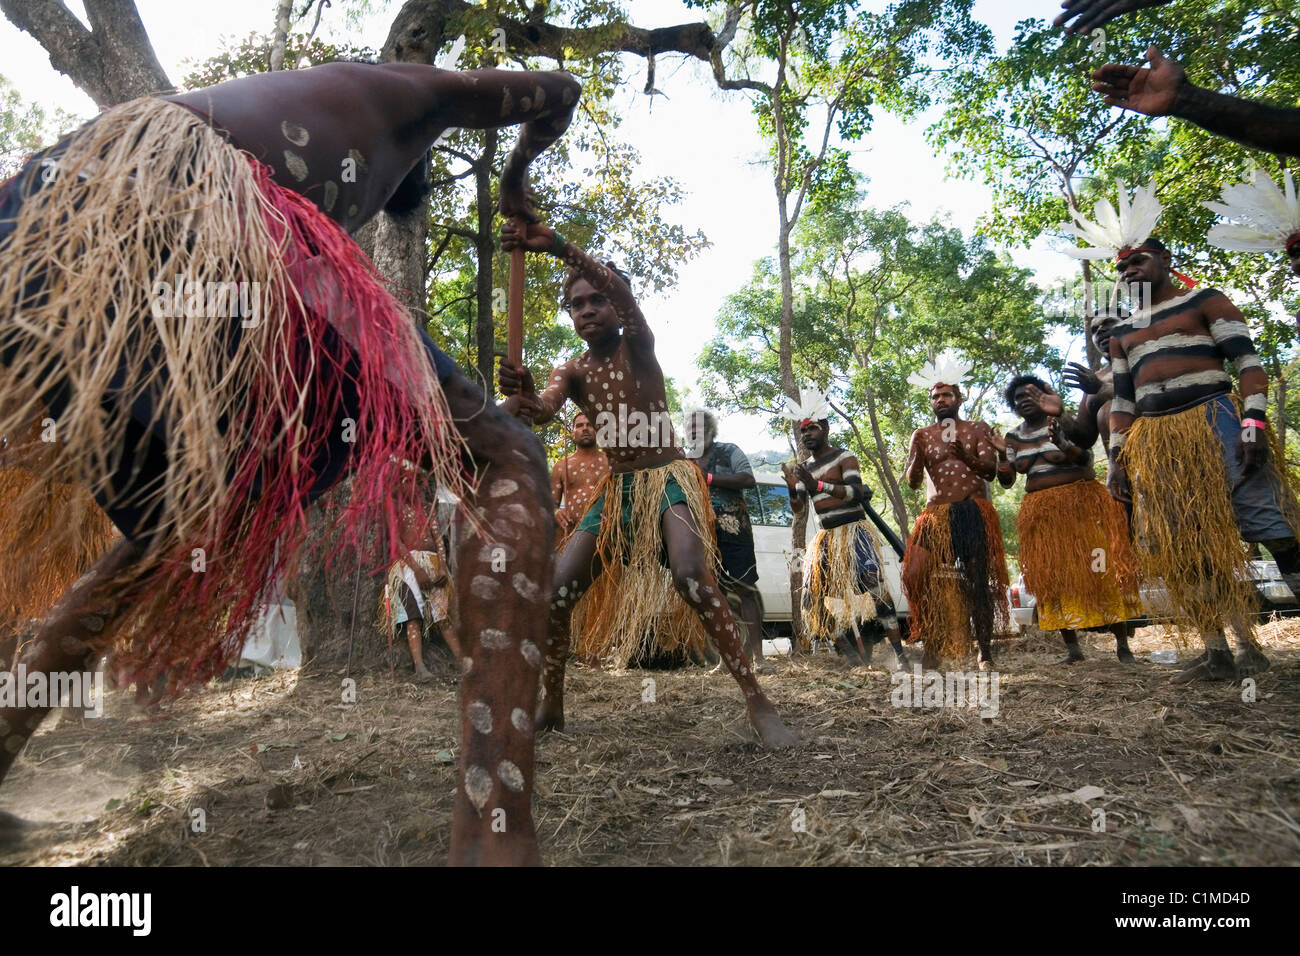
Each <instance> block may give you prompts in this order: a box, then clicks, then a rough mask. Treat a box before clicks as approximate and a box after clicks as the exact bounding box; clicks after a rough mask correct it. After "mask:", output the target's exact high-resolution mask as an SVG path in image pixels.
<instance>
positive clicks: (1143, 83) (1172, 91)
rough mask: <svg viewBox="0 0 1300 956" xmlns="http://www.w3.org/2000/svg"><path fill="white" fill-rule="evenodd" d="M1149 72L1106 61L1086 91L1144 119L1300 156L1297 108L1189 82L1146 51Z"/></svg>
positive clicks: (1175, 68) (1178, 68) (1156, 53)
mask: <svg viewBox="0 0 1300 956" xmlns="http://www.w3.org/2000/svg"><path fill="white" fill-rule="evenodd" d="M1147 61H1148V62H1150V64H1151V68H1150V69H1142V68H1141V67H1136V66H1125V65H1124V64H1121V63H1107V64H1106V65H1105V66H1103V67H1101V69H1099V70H1097V71H1096V72H1094V73H1093V74H1092V78H1093V80H1094V81H1095V82H1094V83H1093V84H1092V88H1093V89H1094V90H1096V91H1097V92H1098V93H1101V94H1103V95H1104V96H1105V97H1106V105H1107V106H1119V107H1123V108H1124V109H1127V110H1134V111H1136V112H1138V113H1145V114H1146V115H1147V116H1177V117H1179V118H1180V119H1185V120H1190V121H1191V122H1193V123H1195V124H1196V125H1197V126H1200V127H1201V128H1202V129H1206V130H1209V131H1210V132H1211V133H1214V134H1216V135H1218V136H1224V137H1227V138H1228V139H1231V140H1235V141H1236V142H1238V143H1241V144H1242V145H1244V146H1249V147H1251V148H1253V149H1261V150H1264V151H1265V152H1269V153H1279V154H1283V155H1288V156H1300V109H1283V108H1281V107H1276V106H1269V105H1267V104H1265V103H1258V102H1255V101H1254V100H1243V99H1239V98H1237V97H1235V96H1227V95H1225V94H1223V93H1215V92H1213V91H1212V90H1206V89H1202V88H1201V87H1199V86H1195V85H1193V84H1192V83H1189V82H1188V80H1187V74H1186V73H1185V72H1184V71H1183V68H1182V67H1181V66H1180V65H1179V64H1178V63H1177V62H1176V61H1174V60H1171V59H1168V58H1166V57H1164V56H1161V54H1160V51H1159V50H1157V49H1156V48H1155V47H1151V48H1149V49H1148V50H1147Z"/></svg>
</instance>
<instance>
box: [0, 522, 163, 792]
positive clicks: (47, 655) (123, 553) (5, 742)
mask: <svg viewBox="0 0 1300 956" xmlns="http://www.w3.org/2000/svg"><path fill="white" fill-rule="evenodd" d="M140 556H141V550H140V549H139V547H137V546H136V545H135V544H133V543H132V542H130V541H121V542H119V543H118V544H117V546H116V547H114V548H113V549H112V550H110V551H109V552H108V554H106V555H104V556H103V557H102V558H100V559H99V560H98V561H97V562H95V565H94V566H93V567H92V568H91V569H90V570H89V571H87V572H86V573H85V574H84V575H82V576H81V578H80V579H79V580H78V581H77V583H76V584H74V585H73V586H72V587H71V588H69V589H68V591H67V593H66V594H65V595H64V596H63V597H62V598H61V599H60V600H59V602H58V603H57V604H55V605H54V607H53V608H51V609H50V613H49V614H47V615H45V620H44V621H42V622H41V626H40V628H39V629H38V630H37V632H36V635H35V636H34V637H33V638H32V642H31V643H30V644H28V645H27V647H26V648H24V649H23V651H22V653H21V654H20V655H19V658H18V663H20V664H23V665H25V666H26V668H27V673H28V674H32V673H45V674H48V673H51V672H53V671H75V670H82V669H83V668H85V667H87V666H88V665H90V664H93V663H94V661H93V660H92V659H91V654H90V651H89V648H88V646H87V642H88V641H90V640H92V639H93V638H94V637H96V636H97V635H99V634H100V633H102V632H103V630H104V628H105V627H106V626H107V625H108V623H109V621H111V620H112V619H113V618H114V617H116V616H117V615H118V614H119V613H120V610H121V609H120V608H119V607H118V606H117V602H116V601H115V600H114V596H113V594H112V593H111V591H112V588H111V584H112V582H113V579H114V578H116V577H117V576H118V575H119V574H121V572H123V571H124V570H126V569H127V568H129V567H130V566H131V565H132V564H133V563H134V562H136V561H137V560H139V558H140ZM49 712H50V708H48V707H5V708H3V709H0V780H3V779H4V777H5V775H6V774H7V773H8V772H9V768H10V767H11V766H13V762H14V760H15V759H16V758H17V756H18V752H19V751H20V750H22V748H23V744H25V743H27V739H28V738H29V737H31V735H32V734H33V733H35V732H36V728H37V727H39V726H40V724H41V721H42V720H44V719H45V715H46V714H48V713H49Z"/></svg>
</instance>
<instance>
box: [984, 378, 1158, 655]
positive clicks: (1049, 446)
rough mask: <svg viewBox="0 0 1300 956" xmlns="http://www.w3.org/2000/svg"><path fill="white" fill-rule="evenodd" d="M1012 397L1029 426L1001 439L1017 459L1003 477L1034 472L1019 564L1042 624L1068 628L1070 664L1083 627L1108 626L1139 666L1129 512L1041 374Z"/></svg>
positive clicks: (1024, 508)
mask: <svg viewBox="0 0 1300 956" xmlns="http://www.w3.org/2000/svg"><path fill="white" fill-rule="evenodd" d="M1004 397H1005V398H1006V402H1007V405H1008V406H1009V407H1010V408H1011V410H1012V411H1014V412H1015V413H1016V414H1018V415H1019V416H1020V417H1021V418H1022V419H1023V420H1024V424H1023V425H1021V426H1020V427H1018V428H1016V429H1014V430H1013V431H1010V432H1008V433H1007V436H1006V438H1005V439H1001V438H995V440H994V441H995V444H997V445H1001V446H1003V447H1004V448H1005V450H1006V454H1007V458H1008V459H1009V460H1008V461H1007V463H1006V464H1000V465H999V466H998V481H999V482H1001V484H1002V486H1003V487H1004V488H1010V487H1011V486H1012V485H1013V484H1015V481H1016V477H1015V476H1016V474H1017V473H1019V474H1022V475H1024V476H1025V492H1026V493H1025V498H1024V501H1023V502H1022V503H1021V505H1020V515H1019V520H1018V522H1017V526H1018V528H1019V540H1020V565H1021V567H1022V568H1023V569H1024V572H1025V583H1026V585H1028V587H1029V590H1030V593H1032V594H1033V595H1034V597H1035V598H1037V600H1038V626H1039V627H1041V628H1042V629H1043V630H1045V631H1057V630H1059V631H1060V632H1061V638H1062V640H1064V641H1065V647H1066V653H1067V657H1066V659H1065V663H1067V664H1073V663H1075V662H1076V661H1081V660H1083V651H1082V650H1081V649H1080V647H1079V637H1078V634H1077V633H1076V631H1077V630H1097V629H1100V628H1103V627H1104V628H1106V629H1107V630H1109V631H1110V632H1111V633H1112V634H1114V635H1115V655H1116V656H1117V657H1118V658H1119V659H1120V660H1121V661H1124V662H1125V663H1132V662H1133V653H1132V651H1130V650H1129V647H1128V639H1129V636H1130V635H1131V633H1132V629H1131V628H1130V626H1129V625H1128V623H1127V622H1128V621H1130V620H1132V619H1133V618H1136V617H1139V616H1141V614H1142V602H1141V601H1140V600H1139V598H1138V590H1137V559H1136V558H1135V557H1134V555H1133V548H1132V546H1131V545H1130V544H1129V534H1128V521H1127V519H1126V518H1125V516H1124V511H1123V510H1122V509H1121V508H1120V506H1119V504H1118V503H1117V502H1116V501H1115V499H1114V498H1112V497H1111V496H1110V495H1109V494H1108V493H1107V491H1106V489H1105V488H1104V487H1103V486H1102V484H1101V483H1100V482H1099V481H1097V478H1096V475H1095V474H1094V472H1093V467H1092V452H1091V451H1090V450H1089V449H1090V448H1091V446H1092V442H1089V443H1087V444H1086V445H1085V444H1082V443H1081V444H1077V445H1076V444H1075V443H1074V442H1073V441H1071V440H1070V438H1069V437H1068V433H1067V429H1066V428H1065V426H1064V423H1063V421H1062V417H1060V416H1061V411H1060V398H1059V396H1057V395H1055V394H1054V393H1052V390H1051V388H1050V387H1049V386H1048V385H1047V383H1046V382H1044V381H1043V380H1042V379H1039V378H1036V377H1035V376H1033V375H1017V376H1016V377H1015V378H1013V379H1012V380H1011V382H1010V383H1009V384H1008V385H1007V388H1006V391H1005V392H1004ZM1052 399H1054V400H1055V402H1054V403H1053V402H1052V401H1050V400H1052ZM1045 406H1046V407H1045ZM1047 408H1052V409H1053V414H1052V415H1050V416H1049V414H1048V411H1047V410H1046V409H1047ZM1092 438H1093V441H1094V442H1095V441H1096V435H1095V434H1093V436H1092Z"/></svg>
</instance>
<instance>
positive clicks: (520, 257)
mask: <svg viewBox="0 0 1300 956" xmlns="http://www.w3.org/2000/svg"><path fill="white" fill-rule="evenodd" d="M515 225H516V227H518V229H519V238H520V239H521V240H522V239H523V238H524V237H525V236H527V235H528V224H527V223H526V222H524V221H523V220H522V219H519V218H516V219H515ZM507 302H508V306H509V310H508V313H507V316H506V321H507V326H506V358H508V359H509V360H510V361H511V362H512V363H514V364H515V365H523V364H524V249H523V247H522V246H520V247H518V248H516V249H515V250H514V251H513V252H511V253H510V296H509V299H508V300H507Z"/></svg>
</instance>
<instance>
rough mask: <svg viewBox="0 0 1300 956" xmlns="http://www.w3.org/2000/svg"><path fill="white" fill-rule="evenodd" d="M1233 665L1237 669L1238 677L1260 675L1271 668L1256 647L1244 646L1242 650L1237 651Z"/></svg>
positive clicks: (1262, 653)
mask: <svg viewBox="0 0 1300 956" xmlns="http://www.w3.org/2000/svg"><path fill="white" fill-rule="evenodd" d="M1233 663H1234V664H1235V665H1236V667H1237V676H1238V677H1249V676H1250V675H1251V674H1262V673H1264V671H1266V670H1268V669H1269V667H1271V666H1272V665H1271V664H1270V663H1269V661H1268V658H1267V657H1265V656H1264V652H1263V651H1261V650H1260V649H1259V648H1258V647H1251V646H1246V647H1245V648H1243V649H1242V650H1240V651H1238V652H1237V656H1236V658H1235V660H1234V661H1233Z"/></svg>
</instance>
